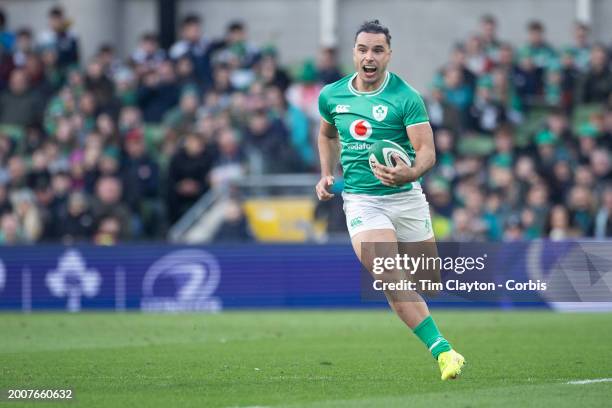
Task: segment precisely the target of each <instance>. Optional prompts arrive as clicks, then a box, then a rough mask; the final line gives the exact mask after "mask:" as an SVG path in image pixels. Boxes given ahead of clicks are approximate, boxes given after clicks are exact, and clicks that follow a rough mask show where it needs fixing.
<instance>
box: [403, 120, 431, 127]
mask: <svg viewBox="0 0 612 408" xmlns="http://www.w3.org/2000/svg"><path fill="white" fill-rule="evenodd" d="M423 123H429V121H428V120H424V121H422V122H417V123H412V124H410V125H406V127H407V128H409V127H413V126H416V125H422V124H423Z"/></svg>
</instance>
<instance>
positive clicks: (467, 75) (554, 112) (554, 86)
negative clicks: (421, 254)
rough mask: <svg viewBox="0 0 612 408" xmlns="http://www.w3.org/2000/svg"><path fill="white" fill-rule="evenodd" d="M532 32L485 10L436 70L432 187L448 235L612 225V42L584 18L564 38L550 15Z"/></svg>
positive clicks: (443, 234)
mask: <svg viewBox="0 0 612 408" xmlns="http://www.w3.org/2000/svg"><path fill="white" fill-rule="evenodd" d="M525 37H526V39H527V42H526V43H525V44H524V45H522V46H519V47H516V46H514V45H512V44H510V43H508V42H505V41H503V39H500V38H498V35H497V21H496V19H495V18H494V17H493V16H491V15H485V16H482V17H481V19H480V27H479V29H478V33H476V34H474V35H471V36H469V38H467V39H466V40H465V41H462V42H459V43H457V44H456V45H454V46H453V47H452V50H451V52H450V56H449V60H448V62H447V63H446V64H445V65H444V66H443V67H441V68H440V69H439V70H438V71H437V72H436V74H435V76H434V80H433V83H432V85H431V88H430V91H429V97H428V99H427V107H428V111H429V114H430V118H431V123H432V126H433V127H434V132H435V133H434V134H435V143H436V147H437V152H438V163H437V165H436V167H435V168H434V170H433V172H431V173H430V174H429V175H428V177H427V179H426V192H427V194H428V199H429V202H430V204H431V206H432V210H433V215H434V220H433V223H434V226H435V228H436V231H437V232H438V234H437V237H438V238H441V239H447V240H458V241H499V240H520V239H534V238H539V237H544V238H549V239H553V240H556V239H565V238H574V237H595V238H604V237H609V236H612V184H611V183H612V166H611V163H610V147H611V146H612V71H611V70H610V59H609V50H608V48H607V47H606V45H604V44H599V43H595V42H592V41H591V40H590V38H589V27H588V26H587V25H584V24H582V23H576V24H575V26H574V27H573V38H574V40H573V43H572V44H567V45H566V46H563V47H561V48H555V47H553V46H552V45H551V44H550V43H549V42H548V39H547V37H546V29H545V26H544V25H543V24H542V23H541V22H540V21H531V22H529V23H528V25H527V26H526V35H525Z"/></svg>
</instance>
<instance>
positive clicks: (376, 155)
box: [368, 139, 412, 171]
mask: <svg viewBox="0 0 612 408" xmlns="http://www.w3.org/2000/svg"><path fill="white" fill-rule="evenodd" d="M394 154H397V155H398V156H399V158H400V159H401V160H403V161H404V163H406V164H407V165H408V166H412V162H411V161H410V157H408V153H406V150H404V148H403V147H402V146H400V145H398V144H397V143H395V142H392V141H390V140H386V139H385V140H379V141H378V142H376V143H374V144H373V145H371V146H370V148H369V149H368V161H369V163H370V169H371V170H372V171H374V168H373V165H374V163H378V164H382V165H383V166H387V167H395V159H394V158H393V155H394Z"/></svg>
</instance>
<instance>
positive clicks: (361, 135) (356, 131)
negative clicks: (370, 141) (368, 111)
mask: <svg viewBox="0 0 612 408" xmlns="http://www.w3.org/2000/svg"><path fill="white" fill-rule="evenodd" d="M349 131H350V132H351V136H353V137H354V138H355V139H357V140H366V139H367V138H368V137H370V135H371V134H372V125H371V124H370V122H368V121H367V120H364V119H357V120H354V121H353V123H351V127H350V128H349Z"/></svg>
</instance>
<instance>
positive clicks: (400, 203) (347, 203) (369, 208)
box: [342, 183, 434, 242]
mask: <svg viewBox="0 0 612 408" xmlns="http://www.w3.org/2000/svg"><path fill="white" fill-rule="evenodd" d="M414 184H415V187H414V188H413V189H412V190H410V191H406V192H402V193H397V194H389V195H384V196H372V195H365V194H351V193H342V198H343V199H344V207H343V208H344V213H345V214H346V225H347V227H348V230H349V234H350V236H351V238H353V237H354V236H355V235H356V234H358V233H360V232H363V231H368V230H373V229H392V230H395V233H396V235H397V240H398V241H399V242H420V241H425V240H428V239H430V238H431V237H433V236H434V234H433V229H432V225H431V216H430V215H429V203H428V202H427V199H426V198H425V194H423V190H422V189H421V186H420V185H419V184H417V183H414Z"/></svg>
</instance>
